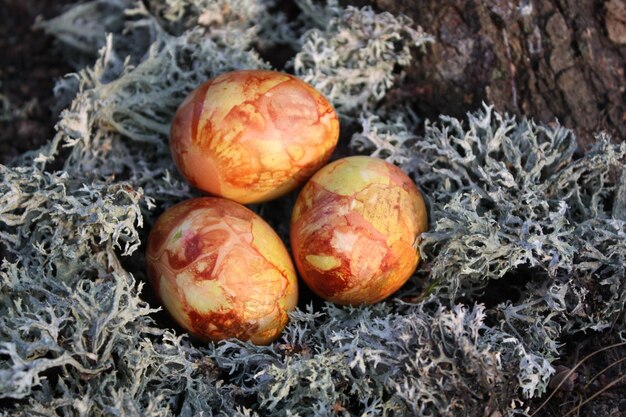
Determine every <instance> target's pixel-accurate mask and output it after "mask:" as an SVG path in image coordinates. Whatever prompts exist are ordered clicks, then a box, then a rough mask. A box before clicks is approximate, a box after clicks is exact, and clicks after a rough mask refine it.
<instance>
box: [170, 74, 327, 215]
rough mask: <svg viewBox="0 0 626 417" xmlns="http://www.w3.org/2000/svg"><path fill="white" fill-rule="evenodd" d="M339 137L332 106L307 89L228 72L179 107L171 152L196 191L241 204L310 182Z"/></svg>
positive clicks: (287, 78)
mask: <svg viewBox="0 0 626 417" xmlns="http://www.w3.org/2000/svg"><path fill="white" fill-rule="evenodd" d="M338 138H339V120H338V118H337V114H336V112H335V110H334V109H333V107H332V105H331V104H330V103H329V102H328V100H326V99H325V98H324V96H322V94H321V93H319V92H318V91H317V90H315V89H314V88H313V87H312V86H310V85H309V84H307V83H305V82H304V81H302V80H300V79H299V78H297V77H294V76H293V75H290V74H285V73H281V72H275V71H264V70H244V71H233V72H228V73H224V74H221V75H219V76H218V77H215V78H213V79H211V80H209V81H207V82H206V83H204V84H203V85H201V86H200V87H198V88H197V89H196V90H194V91H192V92H191V93H190V94H189V96H188V97H187V98H186V99H185V101H184V102H183V103H182V104H181V105H180V107H179V108H178V111H177V112H176V115H175V116H174V119H173V121H172V127H171V132H170V147H171V150H172V156H173V158H174V162H175V163H176V166H177V167H178V169H179V171H180V172H181V174H182V175H183V176H184V177H185V178H186V179H187V180H188V181H189V182H190V183H191V184H192V185H193V186H195V187H197V188H199V189H201V190H204V191H206V192H208V193H211V194H213V195H216V196H221V197H226V198H228V199H231V200H234V201H237V202H239V203H242V204H247V203H257V202H262V201H268V200H272V199H275V198H278V197H280V196H282V195H284V194H286V193H288V192H290V191H292V190H294V189H295V188H297V187H298V186H300V185H302V184H303V183H304V182H305V181H306V180H307V179H308V178H310V177H311V176H312V175H313V174H314V173H315V172H316V171H317V170H318V169H319V168H320V167H322V166H323V165H324V163H325V162H326V161H327V160H328V159H329V158H330V156H331V154H332V152H333V150H334V149H335V146H336V145H337V140H338Z"/></svg>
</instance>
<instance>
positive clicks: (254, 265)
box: [146, 197, 298, 344]
mask: <svg viewBox="0 0 626 417" xmlns="http://www.w3.org/2000/svg"><path fill="white" fill-rule="evenodd" d="M146 258H147V266H148V278H149V280H150V283H151V285H152V286H153V288H154V290H155V291H156V293H157V295H158V297H159V298H160V299H161V301H162V303H163V305H164V306H165V308H166V309H167V311H168V312H169V313H170V314H171V316H172V317H173V318H174V319H175V320H176V321H177V322H178V323H179V324H180V325H181V326H182V327H184V328H185V329H186V330H188V331H189V332H190V333H192V334H193V335H195V336H196V337H199V338H201V339H205V340H214V341H217V340H222V339H227V338H231V337H234V338H238V339H241V340H250V341H252V342H253V343H257V344H267V343H270V342H271V341H272V340H274V339H275V338H277V337H278V335H279V334H280V332H281V331H282V329H283V328H284V327H285V325H286V324H287V321H288V317H287V312H288V311H290V310H293V309H294V308H295V305H296V303H297V298H298V283H297V278H296V274H295V269H294V267H293V264H292V262H291V259H290V257H289V254H288V252H287V249H286V248H285V246H284V244H283V243H282V241H281V240H280V238H279V237H278V235H277V234H276V233H275V232H274V230H273V229H272V228H271V227H270V226H269V225H268V224H267V223H265V221H264V220H263V219H261V218H260V217H259V216H257V215H256V214H255V213H254V212H252V211H251V210H249V209H247V208H246V207H244V206H242V205H240V204H237V203H235V202H233V201H229V200H225V199H221V198H213V197H205V198H196V199H192V200H187V201H184V202H182V203H179V204H177V205H176V206H174V207H172V208H170V209H169V210H167V211H166V212H164V213H163V214H162V215H161V216H160V217H159V218H158V219H157V221H156V223H155V225H154V226H153V228H152V231H151V233H150V237H149V240H148V248H147V253H146Z"/></svg>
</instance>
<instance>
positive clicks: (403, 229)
mask: <svg viewBox="0 0 626 417" xmlns="http://www.w3.org/2000/svg"><path fill="white" fill-rule="evenodd" d="M427 229H428V215H427V211H426V205H425V203H424V199H423V197H422V195H421V193H420V191H419V190H418V188H417V186H416V185H415V184H414V183H413V181H412V180H411V179H410V178H409V177H408V176H407V175H406V174H405V173H404V172H402V170H400V169H399V168H398V167H396V166H395V165H392V164H389V163H387V162H385V161H383V160H380V159H377V158H371V157H366V156H353V157H348V158H343V159H339V160H337V161H334V162H332V163H330V164H328V165H326V166H325V167H324V168H322V169H321V170H319V171H318V172H317V173H316V174H315V175H314V176H313V177H312V178H311V179H310V180H309V182H308V183H307V184H306V185H305V186H304V188H303V189H302V191H301V192H300V195H299V196H298V199H297V201H296V204H295V207H294V210H293V215H292V219H291V247H292V252H293V256H294V260H295V263H296V266H297V268H298V272H299V273H300V276H301V277H302V279H303V280H304V282H305V283H306V284H307V285H308V286H309V287H310V288H311V289H312V290H313V291H314V292H315V293H317V294H318V295H319V296H320V297H322V298H324V299H326V300H329V301H332V302H335V303H338V304H351V305H359V304H372V303H376V302H378V301H381V300H383V299H385V298H386V297H388V296H389V295H391V294H392V293H393V292H395V291H396V290H398V289H399V288H400V287H401V286H402V285H403V284H404V283H405V282H406V281H407V280H408V279H409V278H410V276H411V275H412V274H413V272H414V271H415V268H416V267H417V264H418V262H419V251H418V250H417V242H418V239H419V236H420V234H421V233H423V232H425V231H426V230H427Z"/></svg>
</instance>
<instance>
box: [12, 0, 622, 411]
mask: <svg viewBox="0 0 626 417" xmlns="http://www.w3.org/2000/svg"><path fill="white" fill-rule="evenodd" d="M296 4H297V5H298V6H299V8H300V10H301V13H300V15H299V16H296V17H294V18H293V20H291V21H288V20H287V19H286V16H285V15H283V14H281V13H279V12H278V11H277V10H276V7H275V5H274V4H273V3H272V2H270V1H262V0H258V1H257V0H168V1H164V2H162V1H148V2H144V1H139V0H124V1H122V0H119V1H114V2H104V1H98V0H96V1H91V2H86V3H81V4H79V5H76V6H74V7H73V8H71V9H69V10H68V11H67V12H66V13H65V14H64V15H63V16H61V17H58V18H56V19H53V20H52V21H48V22H42V23H40V26H41V27H43V28H44V29H45V30H46V31H48V33H50V34H52V35H54V36H56V37H57V39H58V40H59V43H60V44H61V45H63V48H64V50H65V51H66V52H67V53H68V54H69V55H68V56H73V57H74V59H73V60H72V62H73V64H74V65H75V68H76V73H74V74H70V75H68V76H67V77H65V78H64V79H62V80H60V81H59V83H58V84H57V87H56V89H55V91H56V92H57V94H58V103H59V106H60V107H62V108H65V110H64V111H63V113H62V114H61V116H60V119H59V122H58V124H57V132H58V133H57V134H56V136H55V137H53V138H52V139H51V140H50V142H49V143H48V144H47V145H46V146H44V147H43V148H42V149H39V150H36V151H33V152H29V153H26V154H24V155H22V156H21V157H20V158H18V159H17V160H16V161H14V162H13V164H12V165H11V166H0V239H1V242H2V244H1V245H0V254H1V256H2V258H3V261H2V264H1V266H0V312H1V314H0V352H1V353H0V398H5V399H8V401H12V402H6V403H3V404H4V405H5V410H4V411H3V412H5V413H6V414H8V415H33V414H40V415H49V416H55V415H96V416H98V415H111V414H115V415H145V416H167V415H183V416H195V415H225V416H233V415H237V416H257V415H259V416H260V415H284V416H295V415H302V416H305V415H319V416H325V415H370V416H374V415H433V416H437V415H442V416H445V415H514V414H524V413H525V410H526V406H525V404H524V399H525V398H529V397H536V396H539V395H542V394H543V393H544V392H545V391H546V388H547V385H548V381H549V379H550V376H551V375H552V374H553V372H554V370H553V368H552V363H553V362H554V360H555V359H556V358H557V357H558V356H559V355H561V354H562V353H563V346H562V343H563V342H562V339H563V337H564V336H568V335H573V334H576V333H579V332H593V331H606V330H608V329H612V330H613V331H616V332H619V331H622V332H623V333H622V334H623V335H625V336H626V334H625V333H626V332H625V330H626V329H625V322H626V320H625V317H624V311H625V309H624V304H625V302H626V285H625V281H626V278H625V270H624V261H625V257H626V240H625V223H624V222H625V221H626V185H625V181H626V173H625V169H624V162H625V156H626V147H625V146H624V145H615V144H612V143H611V142H610V141H609V138H607V137H606V136H603V135H600V136H598V144H597V145H596V146H595V147H594V148H593V149H591V150H589V151H588V152H586V153H585V154H584V155H579V154H578V153H577V150H576V139H575V137H574V136H573V134H572V133H571V132H570V131H568V130H566V129H564V128H562V127H560V126H555V127H548V126H544V125H541V124H536V123H534V122H532V121H530V120H526V119H516V118H513V117H509V116H507V115H503V114H499V113H497V112H495V111H493V109H492V108H491V107H485V108H484V109H483V110H482V111H479V112H476V113H471V114H468V117H467V120H457V119H454V118H449V117H442V118H441V119H440V120H439V121H437V122H434V123H431V122H427V123H426V125H425V127H424V130H420V126H419V124H418V123H417V117H416V115H414V114H412V113H411V112H410V111H409V110H408V109H397V108H396V109H393V110H391V109H385V110H384V111H382V110H381V109H379V108H377V106H378V105H379V104H380V103H381V101H382V100H384V97H385V94H386V92H387V91H389V89H390V88H391V87H392V85H393V84H394V83H395V82H398V81H400V80H401V76H400V77H398V76H397V75H396V72H395V70H394V68H396V67H398V68H401V67H403V66H407V65H409V64H412V65H413V64H414V63H412V62H411V56H412V53H424V52H419V51H416V50H415V49H414V47H415V46H420V45H424V44H425V43H427V42H430V41H432V39H431V38H430V37H429V36H428V35H426V34H425V33H424V32H423V31H422V30H421V29H419V28H417V27H415V25H414V24H413V23H412V22H411V21H410V20H408V19H407V18H404V17H401V16H392V15H390V14H387V13H376V12H374V11H373V10H371V9H368V8H361V9H359V8H353V7H348V8H343V7H341V6H339V5H338V4H337V3H336V2H334V1H328V2H327V3H325V4H322V5H319V4H317V3H314V2H312V1H309V0H298V1H297V2H296ZM103 13H104V14H103ZM272 28H277V29H276V30H271V29H272ZM105 32H110V33H108V34H106V33H105ZM281 45H287V46H288V47H289V48H292V49H293V59H292V60H291V63H288V65H287V68H278V69H281V70H285V69H286V70H289V71H294V72H295V73H296V74H298V75H299V76H301V77H303V78H304V79H305V80H307V81H309V82H311V83H312V84H313V85H315V86H316V87H317V88H319V89H320V90H322V91H323V92H324V93H325V94H327V96H328V97H329V99H330V100H331V102H332V103H333V104H334V105H335V106H336V107H337V109H338V110H339V112H340V113H341V114H342V117H343V120H342V123H344V125H347V126H349V129H347V130H346V131H348V132H349V131H351V130H354V129H356V130H357V133H356V134H355V135H354V136H353V137H352V140H351V143H352V149H353V150H354V151H355V152H359V153H370V154H372V155H374V156H376V157H380V158H385V159H387V160H389V161H390V162H393V163H395V164H398V165H400V166H401V167H402V168H403V169H404V170H405V171H406V172H407V173H409V174H410V175H412V176H413V177H414V179H415V180H416V182H417V183H418V184H419V185H420V187H421V188H422V190H423V191H424V194H425V195H426V197H427V200H428V203H429V207H430V215H431V230H430V231H429V233H427V234H425V235H424V236H423V239H422V242H421V248H420V250H421V251H422V255H423V257H424V258H425V262H423V264H422V266H421V267H420V269H419V271H418V273H417V274H416V276H415V278H414V279H413V280H412V282H411V283H410V284H408V285H407V286H406V287H405V288H404V289H402V290H401V291H400V292H399V294H398V295H397V296H395V297H392V298H391V299H389V300H388V301H385V302H382V303H379V304H377V305H374V306H369V307H366V306H363V307H337V306H333V305H330V304H325V305H321V306H317V304H315V305H316V306H315V307H313V304H311V305H309V306H306V307H304V308H303V309H299V310H296V311H295V312H294V313H293V314H292V315H291V321H290V324H289V325H288V327H287V328H286V330H285V332H284V334H283V335H282V337H281V338H280V339H279V340H278V341H276V342H275V343H273V344H272V345H270V346H261V347H259V346H254V345H251V344H249V343H242V342H238V341H234V340H231V341H225V342H220V343H216V344H202V343H199V342H197V341H194V340H190V339H189V337H188V336H186V335H184V334H182V333H180V330H179V329H177V328H172V327H171V322H170V321H169V320H167V319H166V318H165V316H164V314H163V313H162V312H157V311H156V310H158V308H159V306H158V304H157V303H155V302H154V301H153V298H152V297H150V295H149V291H148V289H147V288H145V286H144V284H143V283H144V281H145V271H144V266H143V265H144V262H143V261H144V259H143V254H142V250H141V248H142V243H144V242H145V239H146V236H147V231H148V230H149V229H150V226H151V225H152V223H153V222H154V220H155V218H156V217H157V216H158V214H159V213H161V212H162V211H163V210H164V209H165V208H166V207H168V206H170V205H172V204H174V203H176V202H178V201H180V200H182V199H185V198H189V197H192V196H195V195H197V191H195V190H193V189H191V188H190V187H189V186H188V185H187V184H186V183H185V182H184V181H183V180H182V179H181V177H180V176H179V175H178V174H177V172H176V170H175V169H174V166H173V163H172V160H171V158H170V155H169V151H168V146H167V136H168V131H169V123H170V119H171V117H172V115H173V113H174V111H175V110H176V108H177V106H178V104H179V103H180V102H181V101H182V100H183V98H184V97H185V95H186V94H187V93H188V92H189V91H191V90H192V89H193V88H195V87H196V86H197V85H198V84H199V83H201V82H202V81H204V80H206V79H207V78H210V77H212V76H214V75H216V74H218V73H221V72H224V71H228V70H232V69H238V68H270V67H271V65H270V64H269V63H268V62H266V61H265V60H264V59H263V58H262V56H264V55H262V54H264V53H266V52H267V51H268V50H269V49H271V48H272V47H276V46H279V47H280V46H281ZM379 110H381V111H379ZM417 116H419V115H417ZM359 126H360V127H359ZM341 140H342V141H343V142H344V143H347V142H348V141H350V138H349V137H347V135H346V134H344V137H342V138H341ZM291 203H293V196H291V198H286V199H283V200H281V201H277V202H273V203H268V204H265V205H260V206H257V207H255V209H256V210H257V211H258V212H259V213H261V214H262V215H268V216H269V215H270V214H271V213H270V212H271V211H276V212H279V214H278V215H277V216H276V217H277V218H282V219H283V222H282V223H279V224H277V230H278V231H279V233H281V235H282V236H283V237H287V234H288V227H287V222H286V221H284V219H285V218H287V217H288V213H289V210H290V204H291ZM285 213H287V214H285ZM498 285H500V286H501V287H498ZM494 286H495V288H496V292H497V289H498V288H507V289H509V291H505V292H504V293H505V294H504V295H501V294H498V297H495V298H494V296H493V292H494V289H493V288H494ZM511 290H514V291H511ZM509 294H513V295H509Z"/></svg>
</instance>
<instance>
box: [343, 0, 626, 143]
mask: <svg viewBox="0 0 626 417" xmlns="http://www.w3.org/2000/svg"><path fill="white" fill-rule="evenodd" d="M351 4H354V5H360V6H362V5H366V4H367V5H371V6H373V7H374V8H375V9H376V10H379V11H389V12H391V13H394V14H399V13H403V14H405V15H407V16H409V17H411V18H412V19H413V20H414V21H415V22H416V24H417V25H420V26H421V27H422V28H424V30H425V31H426V32H428V33H430V34H432V35H433V36H435V40H436V42H435V43H433V44H431V45H429V50H428V52H427V53H419V52H417V53H416V55H415V63H414V65H413V66H412V67H411V68H409V69H408V70H407V78H406V80H405V83H406V84H405V85H404V86H403V90H404V91H405V92H406V93H404V94H402V100H407V99H410V100H412V103H413V106H414V108H415V109H416V110H417V111H418V112H419V114H420V115H422V116H424V117H427V118H429V119H431V120H432V119H436V118H437V117H438V115H439V114H448V115H452V116H456V117H461V116H463V115H464V114H465V113H466V112H468V111H472V110H475V109H477V108H479V106H480V105H481V103H482V102H483V101H485V102H488V103H491V104H494V105H495V107H496V109H497V110H499V111H507V112H509V113H514V114H517V115H525V116H528V117H530V118H533V119H535V120H537V121H541V122H544V123H554V122H555V120H558V121H559V122H560V123H561V124H562V125H564V126H566V127H568V128H571V129H573V130H574V131H575V133H576V134H577V137H578V140H579V144H580V145H581V148H582V149H586V148H587V147H588V146H589V145H590V144H591V143H593V142H594V135H595V134H596V133H598V132H600V131H606V132H608V133H610V134H611V135H612V137H613V139H614V140H615V141H623V140H625V139H626V76H625V72H626V68H625V66H626V0H607V1H603V0H521V1H508V0H492V1H489V2H480V1H465V0H443V1H438V0H420V1H416V0H353V1H351ZM407 96H408V97H407ZM392 97H394V96H393V95H392Z"/></svg>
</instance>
